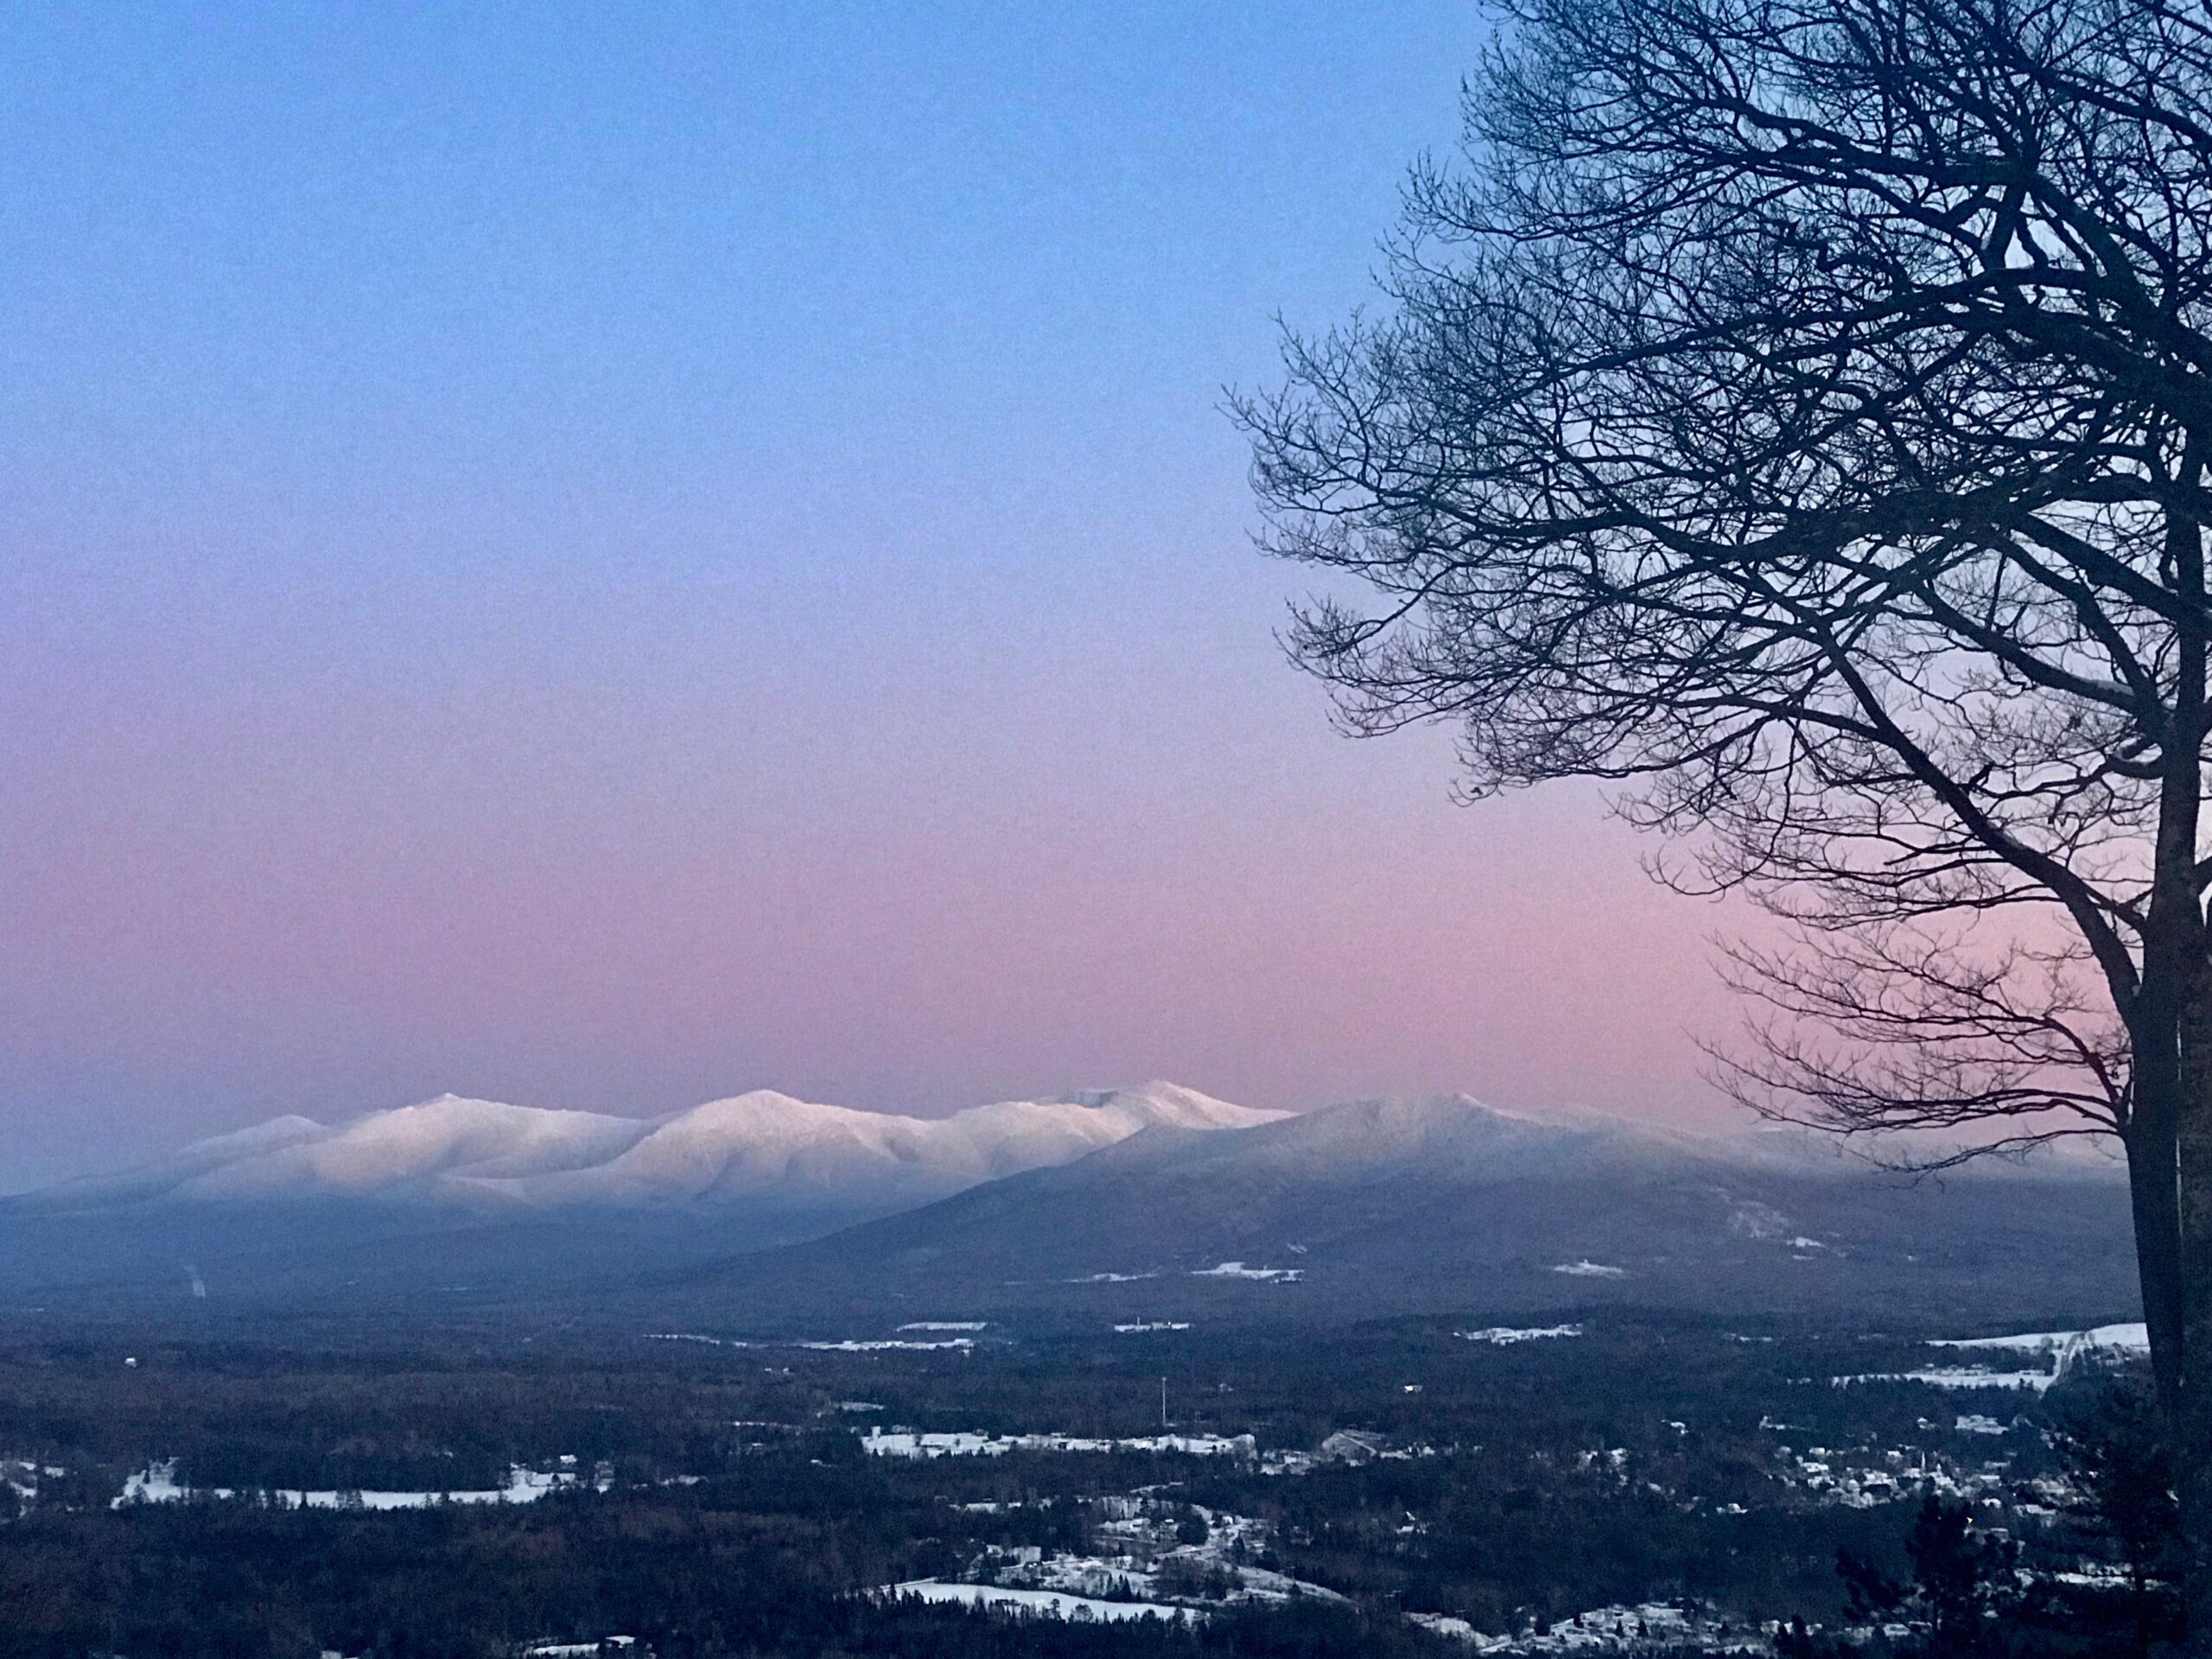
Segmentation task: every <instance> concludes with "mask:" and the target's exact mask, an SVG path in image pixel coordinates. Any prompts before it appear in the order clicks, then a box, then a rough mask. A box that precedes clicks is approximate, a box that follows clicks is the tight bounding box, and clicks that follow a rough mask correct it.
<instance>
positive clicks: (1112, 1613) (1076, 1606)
mask: <svg viewBox="0 0 2212 1659" xmlns="http://www.w3.org/2000/svg"><path fill="white" fill-rule="evenodd" d="M883 1593H884V1594H885V1595H889V1596H918V1597H920V1598H921V1599H923V1600H924V1601H950V1602H958V1603H961V1604H962V1605H966V1606H969V1607H999V1608H1010V1609H1017V1610H1020V1611H1024V1612H1030V1613H1038V1614H1041V1615H1043V1616H1045V1617H1046V1618H1076V1617H1077V1616H1078V1615H1080V1616H1082V1617H1084V1618H1096V1619H1101V1620H1104V1621H1107V1622H1109V1623H1111V1622H1113V1621H1115V1620H1118V1619H1131V1618H1173V1619H1194V1618H1204V1617H1205V1615H1204V1614H1203V1613H1200V1612H1198V1611H1195V1610H1194V1609H1192V1608H1189V1607H1176V1606H1172V1605H1169V1604H1167V1603H1166V1602H1159V1601H1101V1600H1099V1599H1096V1598H1095V1597H1091V1596H1071V1595H1065V1594H1063V1593H1062V1592H1059V1591H1057V1590H1017V1589H1007V1588H1002V1587H1001V1586H998V1585H995V1584H946V1583H944V1582H942V1581H941V1580H937V1579H914V1580H909V1581H908V1582H907V1583H905V1584H894V1585H893V1586H890V1587H889V1588H888V1589H887V1590H885V1591H884V1592H883Z"/></svg>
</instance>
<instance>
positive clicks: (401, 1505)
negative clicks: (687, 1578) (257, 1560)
mask: <svg viewBox="0 0 2212 1659" xmlns="http://www.w3.org/2000/svg"><path fill="white" fill-rule="evenodd" d="M611 1480H612V1478H611V1477H610V1476H607V1475H604V1474H602V1475H601V1477H600V1478H598V1480H597V1481H596V1482H595V1483H594V1484H595V1485H596V1488H597V1490H599V1491H605V1490H606V1489H607V1486H608V1485H609V1484H611ZM578 1482H579V1478H578V1476H577V1475H576V1474H575V1472H574V1471H570V1470H553V1471H544V1470H538V1469H525V1468H524V1467H523V1466H522V1465H520V1464H517V1465H514V1467H513V1468H512V1469H510V1470H509V1471H507V1484H505V1485H504V1486H495V1487H491V1488H488V1489H483V1490H479V1491H458V1492H375V1491H302V1490H300V1489H297V1488H292V1487H284V1488H279V1489H277V1490H273V1491H270V1492H269V1493H268V1494H267V1497H268V1499H269V1501H270V1503H276V1504H280V1505H282V1506H283V1507H285V1508H287V1509H295V1510H350V1509H353V1508H356V1507H359V1508H360V1509H364V1510H427V1509H430V1508H433V1507H435V1505H437V1504H440V1503H536V1502H537V1500H538V1499H539V1498H541V1497H546V1496H548V1495H549V1494H550V1493H553V1492H557V1491H561V1490H562V1489H563V1488H564V1487H569V1486H575V1485H576V1484H578ZM241 1496H251V1494H241V1493H239V1492H238V1491H233V1490H232V1488H230V1487H228V1486H186V1485H182V1484H180V1483H179V1482H178V1480H177V1478H176V1459H174V1458H171V1459H168V1460H166V1461H164V1462H157V1463H149V1464H148V1465H146V1466H145V1468H143V1470H141V1471H139V1472H138V1473H137V1474H135V1475H133V1476H131V1477H130V1478H129V1479H128V1480H126V1481H124V1483H123V1491H121V1492H120V1493H119V1494H118V1496H117V1497H116V1498H115V1500H114V1501H113V1503H111V1504H110V1505H109V1506H108V1507H109V1508H111V1509H117V1510H120V1509H124V1508H127V1507H128V1506H129V1505H130V1504H133V1503H188V1502H190V1501H192V1500H193V1499H195V1498H208V1499H226V1498H235V1497H241Z"/></svg>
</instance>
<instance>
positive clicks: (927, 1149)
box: [15, 1083, 1286, 1213]
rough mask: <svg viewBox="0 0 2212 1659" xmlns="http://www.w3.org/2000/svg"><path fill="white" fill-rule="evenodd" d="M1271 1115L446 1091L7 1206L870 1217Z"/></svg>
mask: <svg viewBox="0 0 2212 1659" xmlns="http://www.w3.org/2000/svg"><path fill="white" fill-rule="evenodd" d="M1282 1116H1286V1114H1283V1113H1281V1112H1270V1111H1262V1110H1256V1109H1252V1108H1249V1107H1243V1106H1232V1105H1230V1104H1229V1103H1227V1102H1225V1101H1219V1100H1215V1099H1213V1098H1212V1097H1211V1096H1206V1095H1202V1094H1200V1093H1198V1091H1197V1090H1192V1089H1185V1088H1182V1087H1180V1086H1179V1085H1177V1084H1170V1083H1151V1084H1145V1085H1143V1086H1142V1087H1141V1088H1135V1089H1116V1090H1098V1091H1094V1092H1089V1093H1083V1094H1076V1095H1070V1096H1062V1097H1060V1098H1058V1099H1053V1100H1041V1101H1036V1100H1020V1101H1001V1102H998V1103H995V1104H992V1105H988V1106H976V1107H970V1108H969V1109H967V1110H965V1111H961V1112H956V1113H954V1114H953V1115H952V1116H949V1117H943V1118H922V1117H907V1116H898V1115H896V1114H892V1113H886V1112H866V1111H855V1110H854V1109H850V1108H849V1107H843V1106H828V1105H821V1104H817V1103H813V1102H809V1101H804V1100H798V1099H795V1098H794V1097H792V1096H790V1095H784V1094H778V1093H776V1092H774V1091H773V1090H753V1092H751V1093H749V1094H743V1095H739V1096H734V1097H733V1098H731V1099H728V1100H715V1101H709V1102H708V1103H706V1104H704V1105H702V1106H695V1107H692V1108H690V1109H689V1110H686V1111H681V1112H675V1113H671V1114H670V1115H668V1116H664V1117H658V1118H651V1119H646V1118H632V1117H620V1116H610V1115H607V1114H603V1113H598V1112H578V1111H549V1110H544V1109H538V1108H535V1107H529V1106H511V1105H507V1104H505V1103H500V1102H498V1101H490V1100H469V1099H464V1098H461V1096H454V1095H442V1096H438V1097H437V1098H436V1099H435V1100H426V1101H423V1102H421V1103H417V1104H416V1105H412V1106H403V1107H399V1108H397V1109H392V1110H389V1111H381V1112H372V1113H370V1114H368V1115H367V1116H365V1117H360V1118H357V1119H355V1120H353V1122H348V1123H343V1124H339V1125H335V1126H326V1125H323V1124H321V1123H317V1122H315V1121H313V1120H312V1119H309V1118H305V1117H282V1118H277V1119H276V1120H274V1121H272V1122H268V1123H264V1124H261V1125H259V1126H258V1127H257V1128H251V1129H245V1130H242V1131H239V1132H238V1133H236V1134H232V1135H219V1136H217V1137H215V1138H213V1139H212V1140H207V1141H198V1142H195V1143H194V1144H193V1145H191V1146H188V1147H185V1148H183V1149H182V1150H181V1151H180V1152H178V1153H176V1154H174V1155H172V1156H170V1157H168V1158H164V1159H162V1160H157V1161H156V1162H153V1163H149V1164H147V1165H143V1166H139V1167H137V1168H133V1169H130V1170H126V1171H124V1172H123V1173H119V1174H116V1175H110V1176H100V1177H95V1178H92V1179H85V1180H78V1181H71V1182H67V1183H65V1184H63V1185H59V1186H54V1187H49V1188H48V1189H46V1190H45V1191H43V1192H37V1193H33V1194H30V1195H28V1197H26V1198H22V1199H18V1200H16V1201H15V1202H16V1204H17V1205H19V1206H21V1207H22V1208H25V1209H29V1210H33V1211H44V1212H48V1213H56V1212H84V1211H103V1210H111V1209H115V1208H117V1207H121V1206H134V1207H135V1206H143V1205H169V1206H174V1205H252V1204H256V1203H266V1202H271V1201H314V1200H321V1199H354V1200H362V1199H372V1200H378V1201H381V1202H385V1203H391V1204H407V1205H437V1206H460V1207H464V1208H470V1209H475V1210H487V1209H488V1210H493V1211H499V1210H515V1209H522V1210H536V1209H545V1208H567V1207H572V1206H607V1205H620V1206H671V1205H768V1206H772V1207H774V1208H778V1209H784V1210H796V1209H813V1208H817V1207H819V1208H826V1209H828V1210H831V1211H840V1212H843V1211H877V1212H880V1211H883V1210H886V1209H891V1208H901V1207H906V1206H907V1205H918V1204H925V1203H928V1202H931V1200H933V1199H937V1198H944V1197H946V1196H948V1195H950V1194H951V1193H954V1192H960V1191H962V1190H963V1189H964V1188H966V1187H969V1186H973V1185H977V1184H978V1183H980V1182H983V1181H988V1180H995V1179H998V1178H1000V1177H1001V1176H1005V1175H1011V1174H1014V1173H1019V1172H1020V1171H1023V1170H1028V1169H1037V1168H1041V1167H1045V1166H1051V1165H1055V1164H1063V1163H1066V1162H1068V1161H1069V1160H1071V1159H1075V1158H1079V1157H1082V1156H1083V1155H1084V1154H1086V1153H1090V1152H1095V1151H1096V1150H1098V1149H1099V1148H1100V1147H1107V1146H1111V1145H1113V1144H1114V1143H1115V1142H1116V1141H1122V1140H1124V1139H1126V1138H1128V1136H1130V1135H1135V1134H1136V1133H1137V1132H1138V1131H1139V1130H1141V1129H1145V1128H1155V1127H1164V1128H1174V1129H1184V1130H1208V1129H1229V1128H1251V1127H1254V1126H1255V1125H1258V1124H1262V1123H1267V1122H1273V1121H1274V1120H1275V1119H1277V1118H1280V1117H1282Z"/></svg>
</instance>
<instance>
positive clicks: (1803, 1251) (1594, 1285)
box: [696, 1096, 2133, 1327]
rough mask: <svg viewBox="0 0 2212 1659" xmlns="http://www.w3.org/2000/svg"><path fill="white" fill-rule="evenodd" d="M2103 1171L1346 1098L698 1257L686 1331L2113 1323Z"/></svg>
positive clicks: (1424, 1101) (1454, 1101)
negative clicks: (1646, 1312) (1821, 1316)
mask: <svg viewBox="0 0 2212 1659" xmlns="http://www.w3.org/2000/svg"><path fill="white" fill-rule="evenodd" d="M2128 1241H2129V1230H2128V1220H2127V1195H2126V1185H2125V1183H2124V1182H2123V1181H2122V1180H2121V1179H2119V1178H2118V1176H2117V1174H2116V1173H2115V1172H2114V1171H2113V1169H2111V1168H2109V1167H2105V1166H2095V1165H2090V1164H2085V1163H2078V1162H2067V1161H2063V1160H2056V1159H2053V1160H2035V1161H2032V1162H2031V1163H2029V1164H2027V1165H2024V1166H2023V1165H2019V1164H2010V1163H2003V1162H1998V1163H1993V1164H1990V1165H1988V1166H1977V1165H1969V1166H1966V1167H1965V1168H1963V1169H1961V1170H1958V1171H1955V1172H1953V1173H1949V1174H1948V1175H1947V1176H1946V1177H1945V1178H1944V1179H1942V1180H1941V1181H1934V1180H1929V1181H1915V1180H1912V1179H1908V1178H1904V1177H1901V1176H1899V1175H1897V1174H1895V1173H1890V1172H1888V1171H1885V1170H1882V1169H1879V1168H1876V1167H1873V1166H1869V1165H1868V1164H1866V1163H1865V1162H1863V1161H1861V1160H1859V1159H1857V1158H1855V1157H1853V1156H1851V1155H1849V1154H1847V1153H1846V1152H1844V1151H1843V1150H1841V1149H1840V1148H1839V1147H1838V1146H1837V1145H1836V1143H1835V1142H1834V1141H1832V1140H1829V1139H1827V1138H1826V1137H1821V1136H1816V1135H1806V1134H1801V1133H1796V1132H1790V1131H1765V1130H1755V1131H1751V1132H1748V1133H1736V1134H1721V1135H1706V1134H1695V1133H1689V1132H1685V1131H1681V1130H1677V1129H1671V1128H1664V1127H1662V1126H1659V1125H1656V1124H1651V1123H1643V1122H1630V1121H1627V1120H1623V1119H1618V1118H1607V1117H1600V1116H1587V1117H1579V1118H1573V1119H1567V1120H1562V1121H1548V1120H1543V1119H1537V1118H1531V1117H1524V1116H1516V1115H1514V1114H1511V1113H1507V1112H1502V1111H1498V1110H1496V1109H1491V1108H1490V1107H1487V1106H1484V1105H1483V1104H1482V1103H1479V1102H1478V1101H1474V1100H1471V1099H1469V1098H1468V1097H1466V1096H1427V1097H1424V1098H1419V1099H1398V1100H1369V1101H1353V1102H1348V1103H1344V1104H1343V1105H1338V1106H1331V1107H1325V1108H1323V1109H1319V1110H1317V1111H1312V1112H1307V1113H1305V1114H1303V1115H1301V1116H1296V1117H1293V1118H1288V1119H1286V1120H1283V1121H1280V1122H1270V1123H1266V1124H1261V1125H1256V1126H1255V1127H1253V1128H1244V1129H1230V1130H1226V1131H1224V1132H1220V1133H1217V1134H1211V1135H1186V1134H1179V1133H1177V1132H1175V1131H1173V1130H1172V1129H1153V1130H1147V1132H1145V1133H1142V1134H1139V1135H1132V1136H1130V1137H1128V1139H1126V1140H1123V1141H1119V1142H1117V1143H1116V1144H1115V1145H1113V1146H1111V1147H1106V1148H1103V1149H1102V1150H1100V1151H1099V1152H1097V1153H1096V1154H1092V1155H1091V1156H1090V1157H1088V1158H1084V1159H1080V1160H1076V1161H1074V1162H1071V1163H1068V1164H1065V1165H1061V1166H1054V1167H1051V1168H1039V1169H1036V1170H1033V1171H1030V1172H1028V1173H1024V1174H1020V1175H1018V1176H1014V1177H1012V1178H1010V1179H1005V1180H1001V1181H996V1182H992V1183H989V1184H987V1185H977V1186H975V1187H973V1188H971V1189H969V1190H968V1191H966V1192H961V1193H959V1194H957V1195H955V1196H953V1197H951V1198H946V1199H944V1200H943V1201H941V1202H938V1203H936V1204H932V1205H927V1206H925V1207H921V1208H917V1209H912V1210H908V1211H904V1212H902V1213H899V1214H897V1215H893V1216H891V1217H887V1218H885V1219H881V1220H877V1221H873V1222H870V1223H868V1224H865V1225H863V1226H860V1227H856V1228H853V1229H850V1230H846V1231H843V1232H840V1233H837V1234H836V1235H833V1236H829V1237H826V1238H822V1239H817V1240H815V1241H813V1242H810V1243H800V1244H797V1245H795V1246H793V1247H791V1248H790V1249H783V1250H779V1251H777V1252H774V1253H772V1254H771V1255H761V1256H755V1257H751V1258H747V1260H746V1261H745V1262H743V1263H742V1264H738V1265H735V1266H733V1267H730V1268H722V1269H720V1270H719V1272H718V1273H716V1272H715V1271H713V1270H710V1272H709V1275H708V1276H706V1277H705V1278H703V1279H702V1283H701V1289H702V1295H701V1297H700V1300H699V1301H698V1303H697V1305H696V1310H697V1311H696V1317H700V1318H705V1317H708V1316H709V1313H715V1312H722V1313H725V1316H727V1314H728V1313H736V1312H743V1313H747V1315H748V1316H751V1317H754V1318H758V1319H775V1318H786V1319H792V1320H797V1319H800V1318H802V1317H804V1314H805V1313H806V1312H807V1311H808V1310H810V1309H812V1308H818V1307H835V1308H840V1309H854V1308H860V1307H863V1306H880V1308H881V1309H882V1310H883V1316H884V1317H886V1318H891V1317H893V1315H894V1314H895V1315H896V1316H897V1317H899V1318H905V1317H912V1314H911V1313H900V1312H899V1310H901V1309H907V1310H912V1309H918V1308H925V1307H926V1308H937V1309H941V1308H957V1309H962V1310H964V1311H965V1312H966V1313H967V1314H969V1315H971V1316H972V1315H974V1314H975V1313H976V1310H979V1309H980V1310H983V1311H984V1313H986V1314H994V1313H998V1312H1002V1311H1011V1310H1014V1309H1017V1308H1019V1309H1025V1310H1027V1312H1028V1313H1030V1314H1032V1315H1034V1314H1035V1313H1038V1312H1039V1311H1040V1310H1047V1309H1049V1310H1051V1311H1052V1312H1053V1313H1055V1314H1056V1315H1061V1316H1065V1314H1067V1313H1071V1312H1072V1311H1074V1310H1076V1309H1082V1310H1086V1311H1088V1312H1089V1313H1090V1317H1091V1318H1092V1319H1094V1320H1095V1321H1096V1322H1098V1323H1099V1324H1100V1325H1102V1327H1103V1325H1106V1324H1110V1323H1111V1322H1113V1321H1115V1320H1136V1321H1141V1320H1147V1319H1177V1320H1184V1321H1190V1322H1198V1321H1204V1322H1205V1323H1207V1324H1209V1325H1218V1324H1222V1323H1234V1322H1239V1321H1243V1320H1246V1319H1268V1320H1274V1319H1289V1320H1303V1319H1365V1318H1373V1317H1376V1315H1378V1314H1383V1313H1443V1312H1452V1313H1460V1312H1465V1311H1467V1310H1475V1311H1477V1312H1480V1313H1484V1314H1485V1315H1488V1314H1496V1315H1497V1316H1500V1317H1503V1316H1506V1315H1509V1314H1510V1315H1516V1316H1517V1315H1519V1314H1522V1313H1538V1312H1543V1311H1545V1310H1559V1309H1571V1308H1576V1307H1580V1306H1586V1305H1588V1304H1592V1303H1606V1304H1634V1305H1641V1306H1665V1307H1674V1308H1695V1309H1705V1310H1713V1311H1719V1310H1730V1311H1735V1312H1739V1313H1782V1312H1787V1311H1802V1310H1812V1309H1828V1310H1834V1309H1837V1308H1841V1307H1845V1306H1856V1307H1859V1308H1862V1309H1864V1308H1877V1309H1879V1308H1891V1307H1916V1308H1919V1309H1923V1310H1932V1309H1934V1308H1936V1307H1939V1306H1940V1307H1944V1308H1948V1309H1950V1310H1952V1311H1954V1312H1955V1313H1961V1314H1962V1313H1965V1312H1968V1311H1972V1310H1974V1309H1981V1310H1984V1311H1985V1312H1986V1311H1988V1310H1993V1309H1998V1308H2004V1309H2006V1310H2012V1309H2018V1310H2020V1311H2022V1312H2030V1311H2033V1310H2039V1309H2044V1308H2059V1307H2063V1308H2067V1309H2069V1310H2071V1309H2073V1308H2075V1307H2080V1308H2082V1309H2087V1310H2090V1311H2092V1312H2094V1313H2100V1314H2101V1313H2102V1311H2103V1310H2105V1309H2107V1308H2112V1309H2117V1310H2120V1311H2126V1308H2127V1306H2129V1303H2130V1299H2131V1297H2132V1290H2131V1288H2130V1287H2131V1286H2132V1284H2133V1261H2132V1255H2131V1251H2130V1248H2129V1242H2128Z"/></svg>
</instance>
